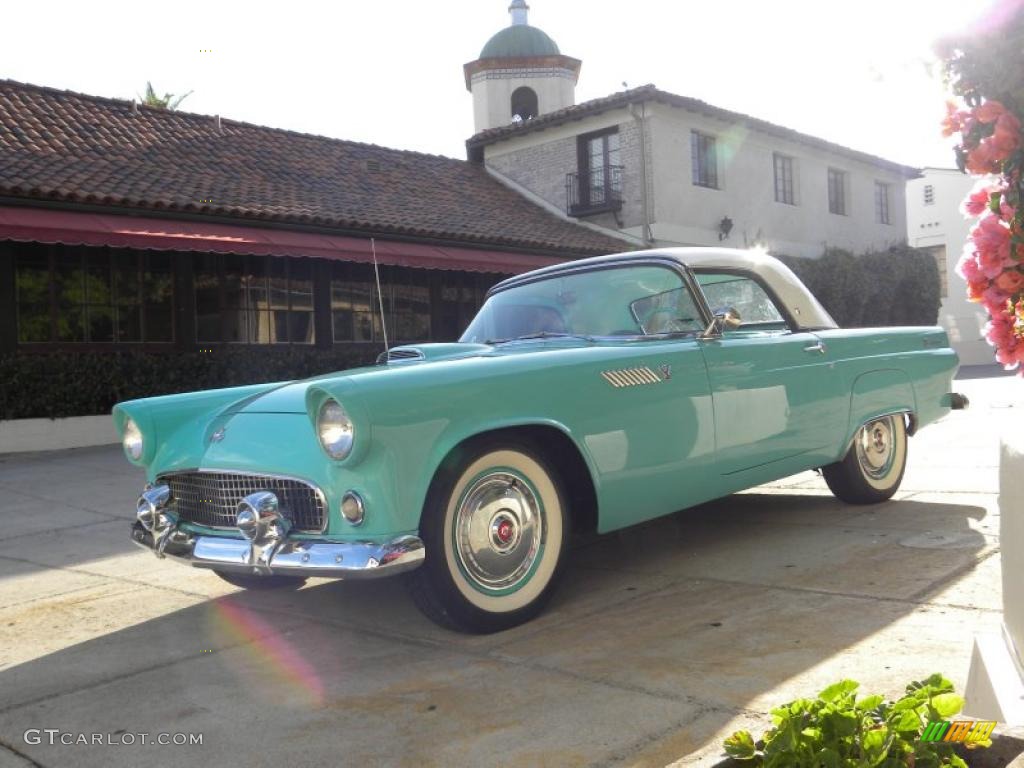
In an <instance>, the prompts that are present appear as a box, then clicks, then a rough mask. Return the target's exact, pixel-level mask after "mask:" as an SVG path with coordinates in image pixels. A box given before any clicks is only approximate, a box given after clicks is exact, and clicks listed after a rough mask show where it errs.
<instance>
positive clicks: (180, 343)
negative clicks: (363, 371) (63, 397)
mask: <svg viewBox="0 0 1024 768" xmlns="http://www.w3.org/2000/svg"><path fill="white" fill-rule="evenodd" d="M624 247H627V248H628V245H625V244H624V243H623V242H622V240H620V239H616V238H613V237H609V236H607V235H605V234H602V233H600V232H595V231H593V230H591V229H588V228H585V227H581V226H578V225H577V224H575V223H573V222H571V221H568V220H566V218H565V217H564V216H558V215H555V214H553V213H551V212H550V211H547V210H545V209H544V208H543V207H541V206H538V205H536V204H535V203H533V202H531V201H530V200H528V199H526V198H524V197H523V196H522V195H519V194H517V193H516V192H514V191H512V190H510V189H509V188H508V187H507V186H505V185H503V184H501V183H499V182H498V181H497V180H495V179H494V178H493V177H492V176H491V175H489V174H488V173H487V172H486V171H485V170H484V169H482V168H481V167H479V166H478V165H475V164H473V163H468V162H466V161H463V160H454V159H449V158H445V157H438V156H433V155H425V154H420V153H415V152H405V151H400V150H395V149H386V148H383V147H378V146H372V145H367V144H358V143H354V142H349V141H342V140H338V139H329V138H324V137H320V136H310V135H306V134H300V133H295V132H291V131H286V130H278V129H272V128H265V127H262V126H256V125H249V124H246V123H240V122H237V121H233V120H227V119H221V118H219V117H213V116H206V115H195V114H187V113H183V112H174V111H169V110H166V109H156V108H152V107H146V106H141V105H138V104H135V103H133V102H131V101H123V100H116V99H107V98H100V97H95V96H88V95H84V94H78V93H70V92H67V91H59V90H55V89H51V88H46V87H41V86H35V85H27V84H23V83H16V82H12V81H4V80H0V353H5V352H6V353H16V354H17V353H31V354H41V353H50V352H59V351H61V350H64V351H67V350H76V351H88V352H89V353H92V354H105V353H108V352H115V351H129V350H134V351H144V352H153V353H161V354H162V353H165V352H173V351H196V350H216V349H219V348H223V347H224V346H225V345H231V346H232V347H234V348H236V349H237V348H239V347H242V346H247V347H249V348H251V349H252V352H253V355H256V356H258V355H260V354H262V353H261V352H260V348H261V347H264V348H265V345H275V346H278V347H280V346H285V345H288V346H293V347H311V348H319V349H322V350H333V349H335V348H336V347H338V346H344V345H349V346H353V345H354V346H356V347H360V346H362V348H363V349H364V350H365V352H366V356H367V357H369V358H370V359H372V356H375V355H376V352H377V351H378V350H379V348H380V346H381V342H382V341H383V332H384V330H385V327H384V326H382V324H381V310H383V314H384V316H385V318H386V321H387V322H386V329H387V331H388V332H389V334H390V340H391V341H402V340H409V341H411V340H431V339H432V340H453V339H455V338H457V337H458V336H459V334H460V333H461V332H462V330H463V329H464V328H465V326H466V324H467V323H468V322H469V320H470V319H471V318H472V316H473V314H474V313H475V311H476V309H477V307H478V306H479V304H480V302H481V301H482V297H483V295H484V293H485V291H486V290H487V288H489V287H490V286H491V285H492V284H493V283H495V282H497V281H498V280H500V279H501V278H502V277H504V276H508V275H511V274H515V273H518V272H523V271H526V270H529V269H533V268H536V267H540V266H544V265H547V264H553V263H556V262H558V261H565V260H568V259H573V258H579V257H581V256H585V255H597V254H604V253H611V252H614V251H618V250H623V248H624ZM374 259H376V261H377V263H378V264H379V272H380V282H381V288H382V291H381V295H378V292H377V289H376V279H375V272H374V268H373V262H374Z"/></svg>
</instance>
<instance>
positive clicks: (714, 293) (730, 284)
mask: <svg viewBox="0 0 1024 768" xmlns="http://www.w3.org/2000/svg"><path fill="white" fill-rule="evenodd" d="M697 282H698V284H699V285H700V287H701V290H702V291H704V296H705V298H706V299H707V301H708V306H710V307H711V311H712V312H714V313H715V314H718V313H719V312H721V311H723V310H725V309H727V308H728V307H733V308H734V309H736V311H737V312H739V313H740V319H741V320H742V324H741V326H740V327H741V328H746V327H750V329H751V330H754V329H755V328H757V329H761V328H763V329H774V328H785V327H786V320H785V318H784V317H783V316H782V313H781V312H780V311H779V308H778V307H777V306H776V305H775V302H773V301H772V299H771V297H770V296H769V295H768V293H767V292H766V291H765V290H764V288H762V287H761V285H760V284H759V283H757V281H755V280H752V279H751V278H749V277H743V276H741V275H727V274H715V273H708V272H699V273H697Z"/></svg>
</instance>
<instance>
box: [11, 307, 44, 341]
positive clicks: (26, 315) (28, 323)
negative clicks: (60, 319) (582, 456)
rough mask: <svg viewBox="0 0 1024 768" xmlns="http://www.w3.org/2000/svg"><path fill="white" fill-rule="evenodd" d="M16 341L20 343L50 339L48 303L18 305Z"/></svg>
mask: <svg viewBox="0 0 1024 768" xmlns="http://www.w3.org/2000/svg"><path fill="white" fill-rule="evenodd" d="M18 341H19V342H21V343H22V344H30V343H32V342H47V341H50V305H49V304H19V305H18Z"/></svg>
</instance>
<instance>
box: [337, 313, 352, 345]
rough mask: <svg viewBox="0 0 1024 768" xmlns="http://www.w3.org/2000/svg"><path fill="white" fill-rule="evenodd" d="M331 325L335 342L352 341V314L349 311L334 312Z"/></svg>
mask: <svg viewBox="0 0 1024 768" xmlns="http://www.w3.org/2000/svg"><path fill="white" fill-rule="evenodd" d="M332 323H333V325H334V340H335V341H352V339H353V336H352V312H351V311H350V310H347V309H336V310H334V313H333V317H332Z"/></svg>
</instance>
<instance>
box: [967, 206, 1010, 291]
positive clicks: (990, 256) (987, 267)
mask: <svg viewBox="0 0 1024 768" xmlns="http://www.w3.org/2000/svg"><path fill="white" fill-rule="evenodd" d="M971 239H972V240H973V241H974V247H975V248H977V251H978V265H979V266H980V267H981V271H982V273H983V274H984V275H985V276H986V277H988V278H989V279H991V278H994V277H996V276H997V275H998V274H999V273H1000V272H1002V271H1003V269H1004V268H1005V267H1008V266H1013V262H1011V261H1010V229H1009V227H1007V226H1006V225H1005V224H1003V222H1002V221H1001V220H1000V219H999V217H998V216H996V215H994V214H988V215H987V216H983V217H982V218H981V219H980V220H979V221H978V223H977V224H975V225H974V228H973V229H972V230H971Z"/></svg>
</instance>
